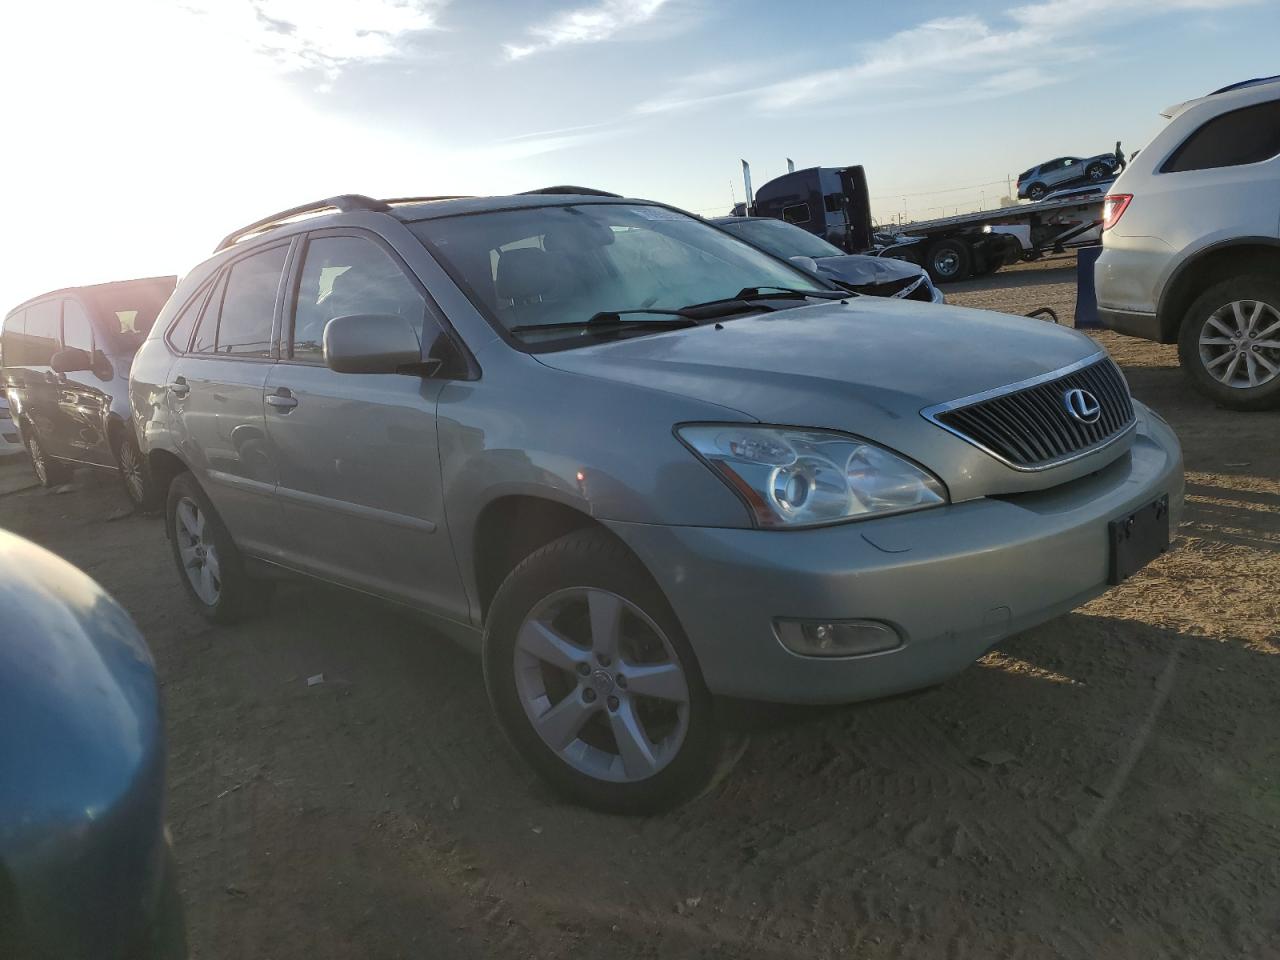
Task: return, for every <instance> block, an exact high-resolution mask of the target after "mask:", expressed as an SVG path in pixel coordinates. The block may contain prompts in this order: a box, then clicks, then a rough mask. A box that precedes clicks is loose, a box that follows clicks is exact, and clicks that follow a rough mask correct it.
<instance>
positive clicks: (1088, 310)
mask: <svg viewBox="0 0 1280 960" xmlns="http://www.w3.org/2000/svg"><path fill="white" fill-rule="evenodd" d="M1101 253H1102V247H1101V246H1096V247H1081V248H1080V249H1078V250H1077V251H1076V258H1077V259H1076V327H1077V328H1088V327H1101V326H1102V322H1101V321H1100V320H1098V295H1097V292H1096V291H1095V290H1094V288H1093V265H1094V264H1095V263H1097V262H1098V257H1099V255H1101Z"/></svg>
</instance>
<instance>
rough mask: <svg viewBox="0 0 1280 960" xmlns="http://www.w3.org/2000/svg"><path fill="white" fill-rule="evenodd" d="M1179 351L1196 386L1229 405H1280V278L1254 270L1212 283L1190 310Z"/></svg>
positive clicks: (1242, 407) (1246, 407) (1241, 407)
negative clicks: (1276, 279) (1278, 280)
mask: <svg viewBox="0 0 1280 960" xmlns="http://www.w3.org/2000/svg"><path fill="white" fill-rule="evenodd" d="M1178 355H1179V357H1180V359H1181V360H1182V366H1183V368H1184V369H1185V370H1186V372H1187V374H1188V376H1190V377H1191V381H1192V383H1193V384H1194V385H1195V386H1196V388H1197V389H1198V390H1200V392H1201V393H1203V394H1205V395H1206V396H1208V397H1210V398H1211V399H1213V400H1216V401H1217V402H1218V403H1220V404H1222V405H1223V406H1224V407H1230V408H1232V409H1233V410H1268V409H1271V408H1273V407H1277V406H1280V282H1277V281H1275V280H1272V279H1270V278H1268V277H1265V276H1261V275H1251V276H1242V277H1234V278H1232V279H1230V280H1224V281H1222V282H1221V283H1218V284H1215V285H1214V286H1212V287H1210V288H1209V289H1208V290H1206V291H1205V292H1204V293H1203V294H1201V295H1200V297H1199V298H1198V299H1197V300H1196V301H1195V303H1193V304H1192V305H1191V308H1190V309H1189V310H1188V311H1187V315H1186V318H1185V319H1184V320H1183V322H1182V328H1181V330H1180V331H1179V336H1178Z"/></svg>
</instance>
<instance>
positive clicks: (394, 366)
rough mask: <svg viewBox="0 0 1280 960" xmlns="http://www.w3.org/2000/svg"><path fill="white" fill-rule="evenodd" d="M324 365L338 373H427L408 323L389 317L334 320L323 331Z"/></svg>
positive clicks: (361, 316)
mask: <svg viewBox="0 0 1280 960" xmlns="http://www.w3.org/2000/svg"><path fill="white" fill-rule="evenodd" d="M324 362H325V365H326V366H328V368H329V369H330V370H332V371H334V372H335V373H417V374H422V373H424V372H427V370H428V365H427V364H426V363H425V362H424V361H423V358H422V344H420V343H419V342H418V335H417V333H415V332H414V330H413V327H412V326H410V325H409V321H408V320H406V319H405V318H404V317H397V316H392V315H387V314H353V315H352V316H349V317H334V318H333V319H332V320H330V321H329V322H328V323H327V324H325V328H324Z"/></svg>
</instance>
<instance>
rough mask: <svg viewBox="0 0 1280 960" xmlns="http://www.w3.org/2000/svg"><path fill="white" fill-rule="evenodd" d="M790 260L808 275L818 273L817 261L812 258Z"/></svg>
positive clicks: (792, 258)
mask: <svg viewBox="0 0 1280 960" xmlns="http://www.w3.org/2000/svg"><path fill="white" fill-rule="evenodd" d="M790 259H791V262H792V263H794V264H795V265H796V266H797V267H799V268H800V269H801V270H806V271H808V272H809V273H817V272H818V261H817V260H815V259H813V257H791V258H790Z"/></svg>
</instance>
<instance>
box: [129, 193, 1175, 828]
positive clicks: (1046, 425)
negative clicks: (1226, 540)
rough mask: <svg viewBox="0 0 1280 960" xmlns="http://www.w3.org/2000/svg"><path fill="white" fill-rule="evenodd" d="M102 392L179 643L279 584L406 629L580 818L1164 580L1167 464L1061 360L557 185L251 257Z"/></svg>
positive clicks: (294, 228)
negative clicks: (428, 642) (454, 644)
mask: <svg viewBox="0 0 1280 960" xmlns="http://www.w3.org/2000/svg"><path fill="white" fill-rule="evenodd" d="M131 396H132V400H133V410H134V413H135V418H136V426H137V432H138V436H139V437H140V438H141V442H142V445H143V448H144V450H145V454H146V462H147V465H148V470H149V472H150V480H151V481H152V483H153V484H154V485H155V489H157V490H162V491H165V503H166V506H165V515H166V520H167V530H168V534H169V538H170V540H171V542H172V549H173V557H174V560H175V562H176V565H177V568H178V570H179V572H180V579H181V582H182V583H183V585H184V587H185V589H186V590H187V591H188V592H189V593H190V595H191V597H192V598H193V600H194V601H195V602H196V603H197V604H198V605H199V606H200V608H201V609H202V610H203V611H204V613H205V614H206V615H207V616H208V617H209V618H210V619H212V620H214V621H216V622H227V621H231V620H233V619H235V618H237V617H241V616H244V615H246V614H248V613H250V612H253V611H256V610H259V609H261V605H262V603H263V600H264V597H265V594H266V592H267V591H266V586H267V585H268V584H269V583H270V578H271V577H272V576H273V575H279V574H281V573H291V574H305V575H307V576H310V577H314V578H317V579H320V580H324V581H328V582H331V583H336V584H340V585H343V586H346V587H350V588H353V589H356V590H360V591H363V592H365V593H368V594H374V595H376V596H380V597H385V598H388V599H391V600H395V601H398V602H400V603H403V604H408V605H411V606H413V607H416V608H419V609H420V610H422V611H424V612H426V613H428V614H429V615H431V617H433V618H434V620H435V622H436V623H437V624H438V627H439V633H440V634H444V635H448V636H451V637H453V638H456V639H458V640H460V641H462V642H464V643H466V644H469V645H471V646H473V647H474V648H476V649H477V650H478V651H479V652H480V653H481V654H482V659H483V664H484V675H485V681H486V685H487V688H488V692H489V696H490V698H491V701H492V705H493V709H494V711H495V713H496V714H497V717H498V719H499V721H500V722H501V725H502V727H503V729H504V730H505V731H506V733H507V735H508V736H509V738H510V739H511V741H512V742H513V743H514V745H515V746H516V748H517V749H518V751H519V752H520V753H521V754H522V755H523V756H524V757H525V758H526V759H527V760H528V761H529V763H531V764H532V765H533V767H535V768H536V769H537V770H538V771H539V773H541V774H542V776H544V777H545V778H546V780H548V781H549V782H550V783H551V784H552V785H553V786H554V787H556V788H558V789H559V790H560V791H562V792H564V793H565V794H567V795H568V796H570V797H571V798H573V799H575V800H577V801H579V802H582V803H586V804H589V805H592V806H595V807H598V808H602V809H607V810H616V811H646V810H655V809H659V808H662V807H664V806H668V805H671V804H673V803H675V802H678V801H679V800H681V799H684V798H687V797H689V796H692V795H694V794H696V793H698V792H699V791H700V790H702V789H703V788H704V787H705V786H706V784H707V783H708V782H709V781H710V779H711V777H712V774H713V771H715V770H716V769H717V768H718V767H719V766H720V764H719V760H720V758H721V756H722V753H723V751H724V746H723V745H724V743H725V739H724V738H723V737H722V733H721V726H720V723H719V722H718V714H717V710H716V707H715V701H714V699H713V698H714V697H715V696H718V695H726V696H733V697H740V698H755V699H762V700H772V701H788V702H793V703H834V702H848V701H855V700H861V699H866V698H871V697H880V696H884V695H886V694H892V693H896V692H899V691H906V690H911V689H914V688H919V687H922V686H926V685H929V684H935V683H938V682H939V681H941V680H943V679H945V678H947V677H949V676H951V675H953V674H955V673H957V672H958V671H960V670H962V669H963V668H964V667H965V666H966V665H968V664H969V663H971V662H972V661H973V660H974V659H975V658H977V657H979V656H981V655H982V654H983V653H984V652H985V651H986V650H988V649H989V648H990V647H991V646H993V645H994V644H995V643H997V642H998V641H1000V640H1001V639H1002V638H1004V637H1007V636H1009V635H1010V634H1013V633H1016V632H1018V631H1021V630H1025V629H1027V628H1028V627H1031V626H1033V625H1035V624H1038V623H1041V622H1042V621H1044V620H1047V619H1049V618H1051V617H1055V616H1057V615H1059V614H1062V613H1065V612H1066V611H1068V610H1071V609H1072V608H1073V607H1075V606H1077V605H1079V604H1081V603H1083V602H1084V601H1086V600H1088V599H1089V598H1091V597H1094V596H1096V595H1097V594H1099V593H1101V592H1102V591H1104V590H1105V589H1106V588H1107V586H1108V584H1113V583H1117V582H1119V581H1120V580H1122V579H1123V578H1125V577H1126V576H1128V575H1130V574H1131V573H1133V572H1134V571H1135V570H1137V569H1138V568H1139V567H1141V566H1142V565H1143V564H1144V563H1146V562H1147V561H1149V560H1151V559H1152V558H1153V557H1155V556H1156V555H1158V554H1159V553H1160V552H1162V551H1163V550H1165V549H1166V548H1167V547H1168V545H1169V539H1170V534H1171V532H1172V531H1174V530H1176V518H1177V516H1178V514H1179V511H1180V509H1181V503H1182V491H1183V478H1182V458H1181V452H1180V449H1179V446H1178V441H1177V439H1176V438H1175V436H1174V434H1173V432H1172V431H1171V430H1170V429H1169V427H1168V426H1167V425H1166V424H1165V423H1164V422H1163V421H1162V420H1161V419H1160V418H1159V417H1157V416H1155V415H1154V414H1153V413H1151V411H1149V410H1147V409H1146V408H1145V407H1143V406H1142V404H1140V403H1137V402H1135V401H1133V400H1132V399H1131V398H1130V396H1129V391H1128V388H1127V387H1126V384H1125V381H1124V378H1123V377H1122V376H1121V374H1120V371H1119V370H1118V368H1117V367H1116V366H1115V365H1114V364H1113V363H1112V362H1111V360H1110V359H1109V358H1108V357H1107V356H1106V354H1105V352H1103V351H1102V350H1101V349H1100V348H1099V347H1098V345H1097V344H1096V343H1095V342H1094V341H1092V340H1090V339H1089V338H1088V337H1086V336H1084V335H1082V334H1078V333H1075V332H1074V331H1071V330H1067V329H1063V328H1061V327H1055V326H1053V325H1050V324H1044V323H1040V322H1037V321H1033V320H1027V319H1025V318H1021V317H1009V316H1002V315H997V314H993V313H986V312H981V311H975V310H964V309H959V308H954V307H946V306H939V305H936V304H932V303H914V302H909V301H904V300H892V299H884V298H874V297H859V296H856V295H854V294H851V293H849V292H847V291H843V290H836V289H833V288H830V287H828V286H827V285H826V283H825V281H823V280H821V279H818V278H817V277H814V276H812V275H810V274H807V273H804V272H801V271H800V270H798V269H796V268H795V267H793V266H792V265H791V264H789V263H787V262H785V261H783V260H779V259H776V258H774V257H773V256H771V255H769V254H767V253H765V252H763V251H761V250H759V249H757V248H755V247H752V246H750V245H748V244H746V243H743V242H742V241H740V240H738V239H736V238H735V237H733V236H732V235H730V234H728V233H726V232H725V231H723V230H720V229H719V228H717V227H715V226H713V225H710V224H708V223H706V222H704V221H702V220H699V219H698V218H696V217H693V216H690V215H688V214H686V213H683V212H681V211H679V210H675V209H672V208H670V207H667V206H664V205H662V204H657V203H652V202H649V201H644V200H629V199H624V198H621V197H616V196H613V195H611V194H601V193H597V192H592V191H587V190H584V189H582V188H550V189H548V190H546V191H540V192H538V193H534V194H527V195H519V196H510V197H486V198H436V199H430V198H428V199H421V200H399V201H390V202H386V201H378V200H371V199H369V198H366V197H357V196H343V197H335V198H332V199H330V200H327V201H324V202H322V203H319V204H314V205H311V206H309V207H303V208H295V209H293V210H289V211H285V212H283V213H282V214H279V215H276V216H274V217H270V218H267V219H265V220H262V221H259V222H258V223H255V224H252V225H250V226H249V227H246V228H244V229H243V230H240V231H237V232H236V233H234V234H232V235H231V236H229V237H228V238H227V239H226V240H224V241H223V242H222V244H221V245H220V246H219V247H218V249H217V252H216V253H215V254H214V256H213V257H212V258H210V259H209V260H207V261H205V262H204V263H202V264H200V265H199V266H197V267H196V268H195V269H193V270H192V271H191V273H190V274H188V275H187V277H186V279H185V280H184V281H183V282H182V283H181V285H180V286H179V287H178V290H177V291H176V293H175V294H174V296H173V298H172V299H171V300H170V302H169V303H168V305H167V306H166V307H165V309H164V311H163V313H162V315H161V316H160V318H159V319H158V321H157V323H156V325H155V328H154V330H153V331H152V333H151V336H150V338H149V339H148V341H147V342H146V344H145V345H144V346H143V348H142V350H141V351H140V352H139V353H138V356H137V358H136V359H135V361H134V364H133V374H132V381H131ZM425 639H427V637H426V636H424V640H425Z"/></svg>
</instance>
